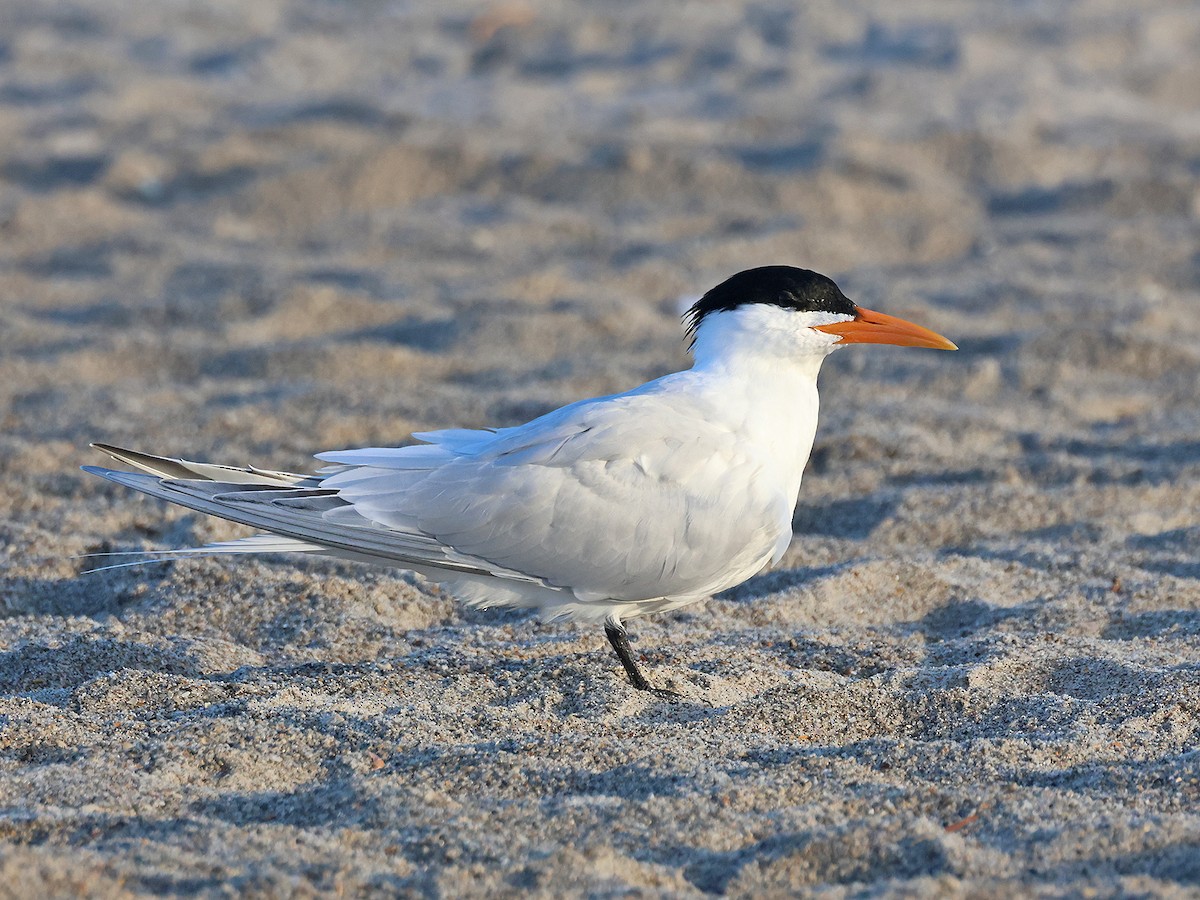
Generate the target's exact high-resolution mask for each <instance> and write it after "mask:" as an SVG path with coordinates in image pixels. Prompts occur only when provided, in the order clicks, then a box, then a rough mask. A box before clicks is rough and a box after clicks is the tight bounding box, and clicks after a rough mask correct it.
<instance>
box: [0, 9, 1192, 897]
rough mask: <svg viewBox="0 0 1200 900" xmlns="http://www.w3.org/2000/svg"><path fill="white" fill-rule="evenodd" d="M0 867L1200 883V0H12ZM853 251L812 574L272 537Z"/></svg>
mask: <svg viewBox="0 0 1200 900" xmlns="http://www.w3.org/2000/svg"><path fill="white" fill-rule="evenodd" d="M0 23H2V24H3V27H2V28H0V314H2V315H0V318H2V322H3V324H0V472H2V473H3V484H4V491H3V494H2V495H0V897H14V898H16V897H20V898H26V897H51V896H75V895H85V896H95V897H114V898H116V897H130V896H145V895H162V896H178V897H192V896H199V897H216V896H237V895H240V896H255V897H310V896H311V897H315V896H339V897H341V896H345V897H366V896H372V897H374V896H391V895H397V896H415V897H460V896H511V897H562V896H567V897H575V896H578V897H584V896H586V897H625V896H637V897H695V896H702V895H709V894H717V895H729V896H740V897H750V896H754V897H760V896H792V895H797V894H800V895H819V896H822V897H831V898H837V897H927V896H936V897H997V896H999V897H1007V896H1013V897H1015V896H1022V897H1025V896H1036V897H1060V896H1066V897H1081V898H1082V897H1099V898H1105V897H1118V896H1139V897H1162V898H1175V897H1197V896H1200V404H1198V402H1197V397H1198V396H1200V54H1198V53H1197V47H1200V6H1197V5H1196V4H1194V3H1173V2H1168V0H1149V2H1144V3H1138V4H1134V5H1132V6H1130V5H1128V4H1126V5H1121V4H1113V3H1109V2H1104V0H1078V2H1073V3H1067V2H1045V3H1021V4H995V3H987V2H983V0H965V2H962V3H955V4H947V3H935V2H930V0H919V2H916V3H911V4H903V5H891V6H889V5H885V4H871V3H864V2H850V3H842V4H838V5H837V6H836V7H835V6H833V5H828V6H827V5H823V4H815V5H808V4H803V5H802V4H790V3H784V2H775V0H766V2H759V3H750V2H704V3H701V2H685V3H678V4H659V5H654V4H633V3H617V2H608V3H584V2H567V3H552V2H548V0H500V2H497V3H493V4H492V5H484V4H477V3H470V2H464V0H448V2H443V3H437V4H434V3H418V2H415V0H407V2H406V0H369V2H362V3H353V4H339V3H331V2H327V0H297V2H292V3H284V2H282V0H256V2H254V3H234V2H226V0H197V2H187V3H182V2H172V3H160V4H139V3H133V2H130V0H104V2H97V3H90V4H85V3H81V2H73V0H72V2H65V3H53V4H51V3H20V2H16V0H0ZM776 263H783V264H789V265H797V266H804V267H808V268H813V269H816V270H818V271H822V272H825V273H826V274H829V275H831V276H833V277H834V278H836V279H837V281H838V283H839V284H840V285H841V286H842V288H843V289H844V290H845V291H846V293H847V294H848V295H849V296H850V297H851V298H853V299H855V300H856V301H859V302H861V303H862V304H863V305H865V306H868V307H870V308H873V309H881V310H884V311H886V312H889V313H892V314H895V315H900V316H904V317H905V318H909V319H912V320H914V321H917V322H920V323H922V324H924V325H927V326H929V327H931V328H934V329H935V330H937V331H939V332H942V333H944V334H946V335H947V336H949V337H950V338H952V339H953V340H955V341H956V342H957V343H958V344H959V345H960V348H961V349H960V350H959V352H958V353H955V354H950V353H933V352H927V351H917V350H904V349H896V348H867V347H858V348H847V349H845V350H843V351H840V352H838V353H836V354H834V355H833V356H832V357H831V358H830V360H829V361H828V363H827V364H826V367H825V369H824V371H823V374H822V381H821V391H822V419H821V425H820V429H819V432H818V435H817V441H816V446H815V449H814V452H813V456H812V459H811V462H810V464H809V469H808V471H807V474H806V481H805V485H804V487H803V489H802V491H801V499H800V506H799V508H798V510H797V513H796V519H795V523H794V524H795V532H796V536H795V540H794V542H793V544H792V547H791V549H790V550H789V552H788V553H787V555H786V557H785V558H784V559H783V561H782V562H781V563H780V564H779V565H778V566H776V567H775V568H773V569H772V570H770V571H767V572H764V573H763V574H761V575H759V576H757V577H755V578H753V579H751V580H750V581H749V582H747V583H745V584H744V585H742V586H740V587H738V588H736V589H733V590H731V591H729V592H726V593H724V594H722V595H719V596H717V597H715V598H713V599H712V600H710V601H707V602H704V603H701V604H697V605H694V606H692V607H689V608H687V609H685V610H682V611H679V612H675V613H670V614H664V615H659V616H653V617H648V618H645V619H640V620H637V621H635V622H634V623H632V624H631V634H632V636H633V638H634V640H635V643H634V648H635V650H636V651H637V652H638V654H639V655H640V657H641V660H642V666H643V668H644V670H645V671H646V672H647V674H648V675H649V676H650V677H651V678H652V679H653V680H654V681H655V683H656V684H660V685H662V686H664V687H669V688H671V689H673V690H675V691H678V692H679V693H680V694H682V695H683V696H682V699H680V700H678V701H675V702H670V701H667V700H664V699H662V698H659V697H656V696H652V695H647V694H645V693H642V692H638V691H635V690H633V689H632V688H631V687H630V686H629V684H628V683H627V681H626V680H625V678H624V675H623V673H622V671H621V669H620V667H619V664H618V663H617V660H616V658H615V657H614V656H613V655H612V653H611V651H610V650H609V648H608V646H607V643H606V642H605V640H604V635H603V633H602V630H601V629H599V628H597V627H595V626H583V625H574V624H571V623H543V622H539V621H538V620H537V619H535V618H534V617H532V616H530V615H528V614H526V613H520V612H504V611H471V610H465V609H463V608H462V607H461V606H459V605H458V604H456V603H455V602H454V601H453V600H452V599H451V598H450V597H448V596H447V595H445V594H443V593H442V592H441V591H440V590H439V589H437V588H436V587H432V586H430V585H428V584H426V583H424V582H422V581H421V580H420V579H418V578H417V577H415V576H413V575H411V574H409V573H406V572H402V571H397V570H388V569H382V568H370V567H365V566H358V565H354V564H350V563H343V562H338V561H334V560H322V559H308V558H301V559H295V558H289V557H282V556H275V557H264V558H258V559H240V560H237V559H227V558H225V559H222V558H217V559H207V558H206V559H184V560H180V561H177V562H171V563H167V564H156V565H151V566H146V567H140V568H130V569H121V570H116V571H111V572H106V573H102V574H93V575H85V574H82V573H84V571H85V570H87V569H89V568H91V567H92V565H93V564H94V563H93V561H90V560H88V559H84V558H80V557H81V555H82V554H87V553H101V552H108V551H117V550H130V549H134V550H136V549H159V548H173V547H184V546H191V545H195V544H197V543H203V542H205V541H210V540H222V539H228V538H232V537H237V536H241V535H243V534H246V533H248V532H247V530H246V529H242V528H240V527H238V526H234V525H230V524H228V523H224V522H219V521H214V520H211V519H207V518H205V517H203V516H199V515H195V514H191V513H188V512H187V511H185V510H181V509H178V508H175V507H170V508H168V507H166V506H165V505H163V504H161V503H159V502H156V501H153V500H150V499H147V498H144V497H140V496H137V495H135V494H133V493H131V492H129V491H125V490H122V489H120V488H118V487H117V486H115V485H111V484H108V483H106V482H104V481H102V480H100V479H98V478H94V477H91V476H88V475H86V474H84V473H82V472H80V471H79V466H80V465H81V464H85V463H93V464H103V463H104V462H105V458H104V457H102V456H101V455H99V454H97V453H95V451H92V450H89V449H88V442H89V441H106V442H110V443H114V444H117V445H121V446H129V447H135V448H139V449H143V450H149V451H152V452H157V453H162V454H164V455H170V456H185V457H188V458H192V459H200V460H209V461H213V462H226V463H236V464H247V463H254V464H256V465H259V466H262V467H266V468H271V469H283V470H292V471H309V470H312V469H313V468H315V467H316V465H317V463H316V462H315V461H314V460H313V459H312V454H314V453H316V452H319V451H322V450H329V449H337V448H344V447H353V446H371V445H398V444H402V443H405V442H407V441H408V440H409V439H410V438H409V436H410V434H411V433H412V432H414V431H421V430H428V429H434V428H443V427H452V426H463V427H481V426H505V425H514V424H519V423H521V422H523V421H525V420H527V419H528V418H531V417H533V416H535V415H538V414H540V413H543V412H546V411H548V410H551V409H553V408H555V407H557V406H559V405H562V404H564V403H567V402H570V401H572V400H576V399H580V398H583V397H588V396H595V395H597V394H602V393H609V392H613V391H619V390H624V389H626V388H629V387H633V386H635V385H637V384H639V383H641V382H642V381H645V380H647V379H649V378H653V377H656V376H658V375H661V374H664V373H666V372H669V371H673V370H676V369H679V368H682V367H684V366H686V365H687V364H688V359H687V356H686V352H685V342H684V340H683V332H682V328H681V327H680V323H679V314H680V311H681V306H685V305H686V304H687V303H688V302H689V298H694V297H696V296H698V295H699V294H701V293H702V292H703V291H704V290H706V289H707V288H709V287H711V286H712V285H714V284H716V283H718V282H719V281H721V280H723V279H724V278H726V277H727V276H729V275H731V274H733V273H734V272H736V271H739V270H741V269H745V268H749V267H751V266H756V265H763V264H776Z"/></svg>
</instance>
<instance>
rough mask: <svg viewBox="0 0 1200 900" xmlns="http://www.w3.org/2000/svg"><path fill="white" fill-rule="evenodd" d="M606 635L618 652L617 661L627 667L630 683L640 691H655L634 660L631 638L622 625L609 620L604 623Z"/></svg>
mask: <svg viewBox="0 0 1200 900" xmlns="http://www.w3.org/2000/svg"><path fill="white" fill-rule="evenodd" d="M604 633H605V634H606V635H608V642H609V643H610V644H612V648H613V649H614V650H615V651H617V659H619V660H621V665H623V666H624V667H625V674H626V675H628V676H629V683H630V684H632V685H633V686H634V687H635V688H637V689H638V690H639V691H651V690H654V689H653V688H652V687H650V682H648V681H647V680H646V676H645V675H643V674H642V672H641V670H640V669H639V668H638V666H637V663H636V662H634V660H633V648H632V647H630V646H629V637H628V635H626V634H625V629H624V627H623V626H622V625H621V623H620V622H615V621H613V620H612V619H609V620H608V621H606V622H605V623H604Z"/></svg>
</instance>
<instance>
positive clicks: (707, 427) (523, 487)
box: [83, 265, 957, 695]
mask: <svg viewBox="0 0 1200 900" xmlns="http://www.w3.org/2000/svg"><path fill="white" fill-rule="evenodd" d="M683 319H684V323H683V324H684V326H685V335H686V339H687V340H688V349H689V351H690V353H691V356H692V365H691V367H690V368H687V369H684V370H682V371H679V372H674V373H672V374H668V375H665V376H663V377H661V378H657V379H654V380H653V381H649V382H647V383H645V384H643V385H641V386H639V387H635V388H633V389H632V390H628V391H625V392H623V393H617V394H611V395H607V396H602V397H595V398H592V399H586V400H580V401H578V402H574V403H571V404H569V405H567V406H564V407H561V408H560V409H556V410H554V411H552V412H548V413H546V414H545V415H541V416H538V417H537V418H535V419H532V420H531V421H529V422H527V423H525V424H523V425H517V426H512V427H502V428H451V429H447V430H441V431H427V432H417V433H414V434H413V435H412V437H413V438H414V439H415V440H416V441H417V443H413V444H409V445H406V446H400V447H368V448H362V449H349V450H333V451H328V452H323V453H317V454H316V459H318V460H320V461H321V462H323V463H325V465H324V466H322V467H320V468H318V469H317V470H316V471H315V472H313V473H310V474H297V473H291V472H280V471H273V470H269V469H261V468H256V467H254V466H245V467H241V466H228V465H213V464H208V463H200V462H192V461H188V460H185V459H180V458H172V457H164V456H155V455H151V454H147V453H140V452H137V451H132V450H125V449H122V448H120V447H116V446H113V445H110V444H104V443H96V444H93V445H92V446H93V447H95V448H97V449H98V450H101V451H103V452H105V453H107V454H109V455H110V456H111V457H112V458H113V459H115V460H117V461H118V462H120V463H123V464H124V465H125V466H128V467H130V468H132V469H133V470H135V471H126V470H115V469H109V468H102V467H98V466H84V467H83V469H84V470H85V471H87V472H90V473H92V474H95V475H99V476H100V477H102V478H106V479H108V480H109V481H112V482H115V483H117V484H119V485H124V486H125V487H128V488H132V489H134V490H137V491H141V492H142V493H145V494H149V495H150V496H152V497H157V498H160V499H162V500H166V501H169V502H171V503H175V504H178V505H180V506H184V507H188V508H190V509H193V510H197V511H199V512H202V513H207V514H210V515H213V516H218V517H220V518H223V519H228V520H231V521H233V522H240V523H242V524H244V525H249V526H251V527H253V528H256V529H258V530H259V532H260V533H258V534H255V535H252V536H250V537H246V538H241V539H237V540H232V541H223V542H218V543H214V544H209V545H206V546H204V547H198V548H186V549H185V550H182V551H164V552H181V553H217V554H219V553H235V554H236V553H289V552H295V553H310V554H325V555H328V556H334V557H339V558H343V559H349V560H356V561H361V562H367V563H376V564H382V565H385V566H392V567H397V568H401V569H406V570H410V571H413V572H416V573H417V574H419V575H421V576H423V577H424V578H426V579H428V580H430V581H432V582H435V583H437V584H440V585H441V586H442V587H443V588H444V589H445V590H447V591H448V592H449V593H450V594H452V595H453V596H455V597H457V598H458V599H459V600H461V601H462V602H464V603H466V604H467V605H469V606H472V607H479V608H486V607H516V608H525V609H533V610H536V611H537V612H538V613H539V614H540V615H541V616H542V617H543V618H546V619H559V618H565V619H574V620H578V621H583V622H590V623H597V624H598V623H603V625H604V631H605V634H606V636H607V638H608V641H609V643H610V644H611V646H612V649H613V651H614V652H615V653H616V655H617V658H618V660H619V661H620V663H621V665H622V667H623V669H624V670H625V674H626V676H627V678H628V680H629V683H630V685H632V687H633V688H635V689H637V690H641V691H655V692H656V693H660V694H665V695H670V694H672V693H673V692H671V691H664V690H656V689H655V688H653V687H652V686H651V684H650V682H649V681H648V680H647V678H646V677H645V675H644V674H643V673H642V671H641V669H640V667H639V666H638V662H637V659H636V658H635V656H634V653H633V650H632V648H631V646H630V642H629V637H628V633H627V631H626V626H625V623H626V622H627V621H629V620H630V619H633V618H636V617H638V616H643V615H646V614H649V613H657V612H664V611H667V610H673V609H677V608H680V607H682V606H685V605H688V604H691V603H695V602H697V601H699V600H702V599H704V598H707V597H709V596H711V595H713V594H717V593H719V592H721V591H724V590H727V589H729V588H732V587H734V586H736V585H738V584H741V583H742V582H744V581H746V580H747V579H748V578H750V577H751V576H753V575H755V574H757V573H758V572H760V571H761V570H762V569H764V568H765V567H767V566H770V565H772V564H774V563H777V562H779V560H780V559H781V558H782V556H783V554H784V552H785V551H786V550H787V548H788V546H789V544H790V542H791V540H792V537H793V535H792V519H793V515H794V512H795V508H796V504H797V501H798V498H799V493H800V482H801V478H802V476H803V473H804V469H805V465H806V463H807V462H808V458H809V454H810V452H811V450H812V446H813V441H814V439H815V435H816V431H817V411H818V402H819V401H818V392H817V376H818V373H819V372H820V369H821V364H822V363H823V361H824V360H825V359H826V357H828V356H829V354H830V353H832V352H833V351H835V350H837V349H839V348H841V347H844V346H846V345H849V344H892V345H898V346H904V347H926V348H932V349H941V350H955V349H957V347H956V346H955V344H953V343H952V342H951V341H949V340H948V339H946V338H945V337H942V336H941V335H940V334H937V333H935V332H933V331H930V330H929V329H927V328H924V327H922V326H920V325H916V324H913V323H911V322H908V321H905V320H904V319H900V318H896V317H894V316H889V315H886V314H884V313H880V312H875V311H872V310H870V309H866V308H864V307H861V306H859V305H857V304H856V303H854V302H853V301H852V300H850V299H849V298H848V297H847V296H846V295H845V294H844V293H843V292H842V291H841V289H840V288H839V287H838V286H837V284H836V283H834V281H833V280H832V279H830V278H828V277H826V276H824V275H821V274H819V273H817V272H814V271H812V270H809V269H802V268H797V267H794V266H787V265H773V266H761V267H757V268H751V269H747V270H745V271H742V272H739V273H737V274H735V275H733V276H732V277H730V278H728V279H726V280H725V281H723V282H721V283H720V284H718V285H717V286H716V287H714V288H712V289H711V290H709V291H708V292H707V293H705V294H704V295H703V296H701V297H700V299H698V300H697V301H696V302H695V303H693V304H692V305H691V307H690V308H689V309H688V310H687V311H686V313H685V314H684V316H683Z"/></svg>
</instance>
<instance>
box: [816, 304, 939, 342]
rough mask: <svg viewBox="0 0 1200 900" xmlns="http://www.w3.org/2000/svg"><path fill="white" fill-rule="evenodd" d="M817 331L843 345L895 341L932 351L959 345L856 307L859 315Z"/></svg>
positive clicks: (902, 320)
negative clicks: (828, 335)
mask: <svg viewBox="0 0 1200 900" xmlns="http://www.w3.org/2000/svg"><path fill="white" fill-rule="evenodd" d="M817 331H824V332H827V333H829V334H836V335H838V336H840V337H841V339H842V341H841V342H842V343H843V344H895V345H896V346H897V347H929V348H930V349H932V350H957V349H958V346H957V345H956V344H954V343H953V342H952V341H948V340H946V338H944V337H942V336H941V335H940V334H938V333H937V332H936V331H930V330H929V329H928V328H922V327H921V326H920V325H914V324H913V323H912V322H908V321H905V320H904V319H898V318H896V317H895V316H889V315H887V314H886V313H881V312H875V311H874V310H872V309H863V308H862V307H861V306H860V307H859V308H858V316H857V317H855V318H853V319H851V320H850V321H849V322H834V323H833V324H832V325H818V326H817Z"/></svg>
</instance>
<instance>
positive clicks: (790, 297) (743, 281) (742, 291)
mask: <svg viewBox="0 0 1200 900" xmlns="http://www.w3.org/2000/svg"><path fill="white" fill-rule="evenodd" d="M754 303H766V304H769V305H771V306H778V307H781V308H783V309H793V310H795V311H796V312H824V313H836V314H839V315H845V316H853V315H856V314H857V313H858V307H857V306H855V305H854V303H853V301H851V300H850V298H849V297H847V296H846V295H845V294H843V293H842V292H841V290H840V289H839V288H838V286H837V285H836V284H834V283H833V279H832V278H826V277H825V276H824V275H822V274H820V273H819V272H813V271H811V270H809V269H797V268H796V267H795V266H760V267H759V268H757V269H747V270H746V271H744V272H738V273H737V274H736V275H734V276H733V277H732V278H727V279H726V280H725V281H722V282H721V283H720V284H718V285H717V286H716V287H715V288H713V289H712V290H711V291H709V292H708V293H707V294H705V295H704V296H703V297H701V298H700V299H699V300H697V301H696V302H695V304H694V305H693V306H692V308H691V309H689V310H688V311H687V314H686V315H685V319H686V321H687V333H688V335H689V336H690V337H694V336H695V334H696V329H697V328H699V327H700V323H701V322H702V321H704V317H705V316H707V315H708V314H709V313H714V312H726V311H728V310H731V309H738V308H739V307H742V306H750V305H751V304H754Z"/></svg>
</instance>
